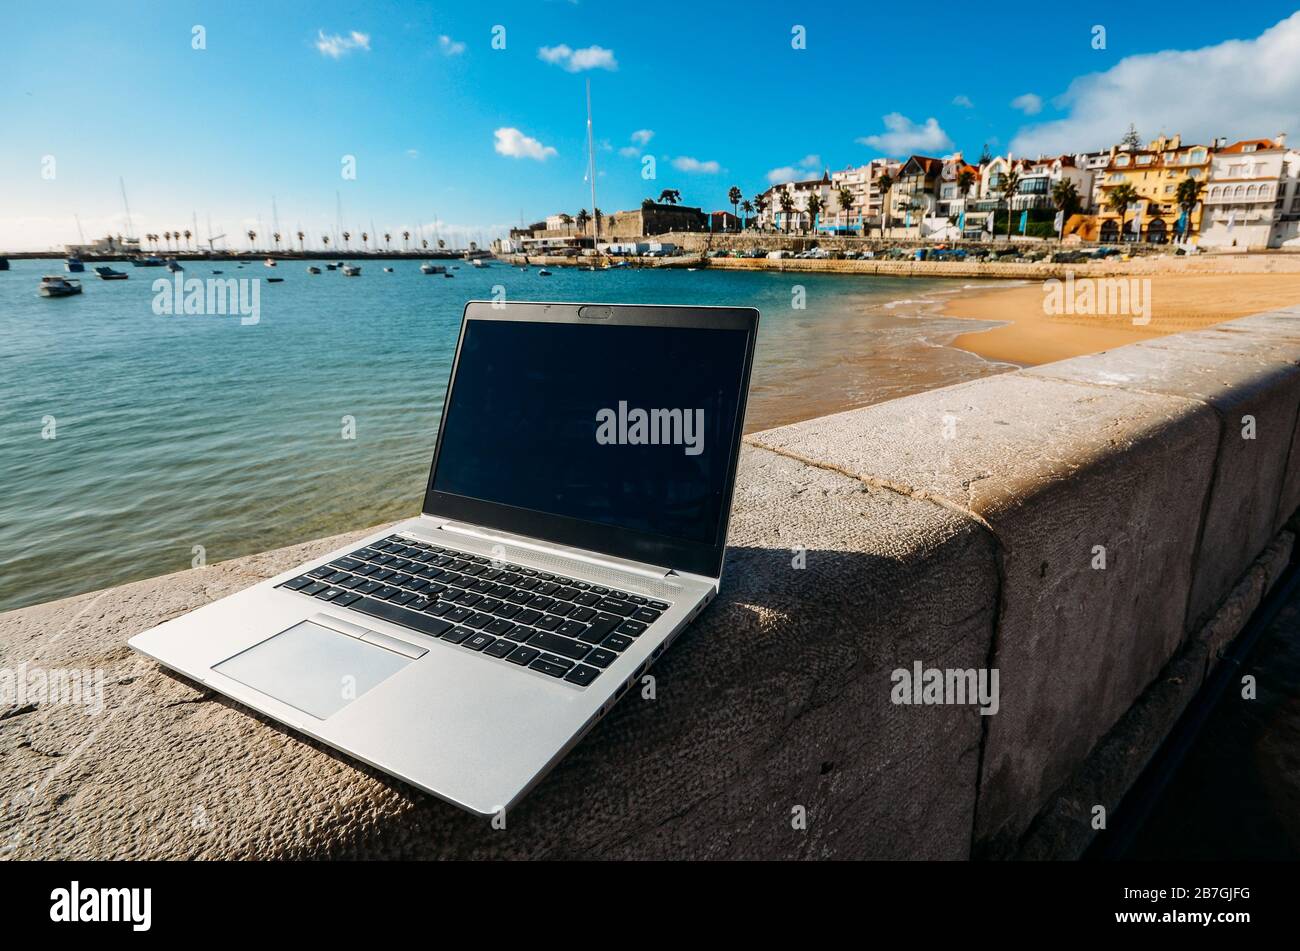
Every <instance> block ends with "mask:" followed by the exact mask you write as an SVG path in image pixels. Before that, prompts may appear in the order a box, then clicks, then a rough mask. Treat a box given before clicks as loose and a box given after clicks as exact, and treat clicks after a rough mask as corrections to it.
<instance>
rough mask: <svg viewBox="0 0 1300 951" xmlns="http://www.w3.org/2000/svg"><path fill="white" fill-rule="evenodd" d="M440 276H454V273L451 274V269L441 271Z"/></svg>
mask: <svg viewBox="0 0 1300 951" xmlns="http://www.w3.org/2000/svg"><path fill="white" fill-rule="evenodd" d="M442 276H443V277H455V276H456V275H455V274H452V273H451V271H443V272H442Z"/></svg>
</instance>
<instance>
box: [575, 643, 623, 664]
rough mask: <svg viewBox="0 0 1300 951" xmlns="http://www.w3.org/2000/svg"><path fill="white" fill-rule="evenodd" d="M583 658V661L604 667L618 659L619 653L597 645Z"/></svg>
mask: <svg viewBox="0 0 1300 951" xmlns="http://www.w3.org/2000/svg"><path fill="white" fill-rule="evenodd" d="M582 660H583V663H586V664H595V665H596V666H597V667H601V668H604V667H608V666H609V665H610V664H612V663H614V661H616V660H618V655H617V654H615V653H614V652H613V651H607V650H605V648H603V647H597V648H596V649H595V650H593V651H592V652H591V653H590V654H588V655H587V656H586V657H584V658H583V659H582Z"/></svg>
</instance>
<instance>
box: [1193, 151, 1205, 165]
mask: <svg viewBox="0 0 1300 951" xmlns="http://www.w3.org/2000/svg"><path fill="white" fill-rule="evenodd" d="M1204 161H1205V149H1192V164H1193V165H1200V164H1201V163H1202V162H1204Z"/></svg>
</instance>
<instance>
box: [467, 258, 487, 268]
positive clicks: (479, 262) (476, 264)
mask: <svg viewBox="0 0 1300 951" xmlns="http://www.w3.org/2000/svg"><path fill="white" fill-rule="evenodd" d="M469 263H470V264H472V265H474V267H487V265H486V264H484V263H483V259H482V258H475V259H474V260H473V261H470V262H469Z"/></svg>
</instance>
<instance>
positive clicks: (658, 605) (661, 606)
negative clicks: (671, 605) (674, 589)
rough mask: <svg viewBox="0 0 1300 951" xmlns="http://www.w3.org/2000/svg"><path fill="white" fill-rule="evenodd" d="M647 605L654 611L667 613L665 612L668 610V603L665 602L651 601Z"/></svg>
mask: <svg viewBox="0 0 1300 951" xmlns="http://www.w3.org/2000/svg"><path fill="white" fill-rule="evenodd" d="M649 605H650V607H652V608H654V609H655V610H656V611H667V610H668V602H667V601H651V602H649Z"/></svg>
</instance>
